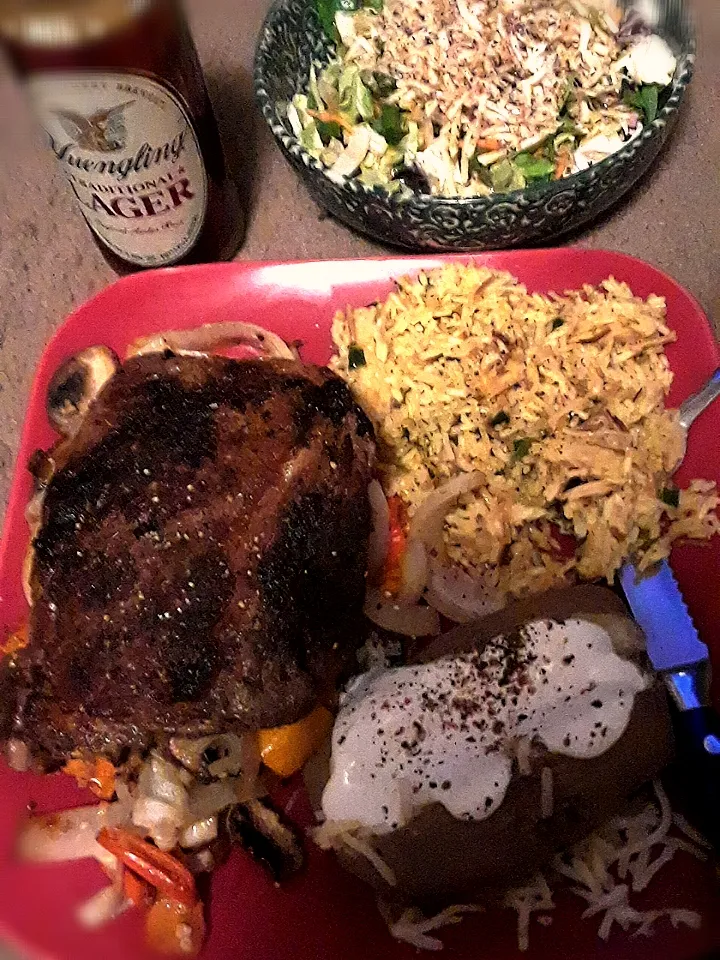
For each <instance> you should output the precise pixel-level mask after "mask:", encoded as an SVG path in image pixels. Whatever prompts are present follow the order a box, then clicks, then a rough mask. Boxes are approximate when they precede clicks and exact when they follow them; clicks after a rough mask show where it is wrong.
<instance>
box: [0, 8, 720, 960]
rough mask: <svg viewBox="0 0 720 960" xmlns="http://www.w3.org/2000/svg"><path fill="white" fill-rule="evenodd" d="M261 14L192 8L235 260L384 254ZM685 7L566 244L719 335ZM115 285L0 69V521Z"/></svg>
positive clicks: (710, 195)
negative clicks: (302, 159)
mask: <svg viewBox="0 0 720 960" xmlns="http://www.w3.org/2000/svg"><path fill="white" fill-rule="evenodd" d="M269 4H270V0H189V8H190V11H189V12H190V20H191V26H192V29H193V32H194V35H195V39H196V42H197V46H198V49H199V52H200V57H201V60H202V62H203V64H204V67H205V71H206V75H207V78H208V83H209V86H210V91H211V95H212V97H213V100H214V102H215V105H216V111H217V113H218V118H219V121H220V126H221V129H222V132H223V135H224V137H225V139H226V141H227V146H228V151H229V153H230V154H231V156H232V157H233V158H234V159H235V161H236V162H237V161H240V162H241V163H242V164H243V169H244V172H245V176H246V178H248V182H249V183H250V184H251V186H250V188H249V194H250V198H249V207H250V209H249V228H248V234H247V239H246V241H245V244H244V246H243V248H242V249H241V250H240V252H239V254H238V259H247V260H267V259H273V260H282V259H304V258H308V259H314V258H317V259H327V258H330V257H363V256H371V255H377V254H382V253H384V252H385V251H384V250H383V248H382V247H380V246H377V245H375V244H373V243H371V242H369V241H366V240H364V239H363V238H361V237H360V236H357V235H354V234H352V233H351V232H349V231H348V230H346V229H345V228H344V227H342V226H340V225H339V224H337V223H335V222H334V221H333V220H331V219H329V218H328V217H326V216H325V215H324V214H323V213H322V211H321V210H320V209H319V208H318V207H317V206H316V205H315V204H314V202H313V201H312V200H311V199H310V197H309V196H308V194H307V193H306V191H305V188H304V187H303V186H302V184H301V183H300V182H299V181H298V180H297V178H296V176H295V174H294V173H293V171H292V170H291V169H290V167H289V166H288V165H287V164H286V162H285V160H284V159H283V158H282V156H281V155H280V153H279V151H278V150H277V148H276V147H275V144H274V142H273V140H272V137H271V135H270V133H269V131H268V130H267V129H266V128H265V125H264V122H263V121H262V119H261V117H260V116H259V115H258V113H257V111H256V110H255V109H254V107H253V103H252V81H251V71H252V59H253V50H254V46H255V40H256V37H257V34H258V31H259V30H260V26H261V24H262V21H263V17H264V15H265V12H266V10H267V8H268V6H269ZM692 6H693V7H694V9H695V12H696V17H697V22H698V37H699V57H698V63H697V70H696V75H695V80H694V81H693V84H692V85H691V88H690V90H689V93H688V97H687V100H686V102H685V105H684V109H683V111H682V116H681V118H680V121H679V123H678V126H677V128H676V130H675V133H674V135H673V137H672V139H671V142H670V143H669V144H668V146H667V147H666V149H665V150H664V152H663V154H662V156H661V157H660V159H659V161H658V163H657V164H656V166H655V167H654V169H653V170H652V171H651V173H650V174H649V175H648V176H647V177H646V178H645V179H644V180H643V181H642V182H641V183H640V184H639V185H638V186H637V187H636V188H635V189H634V190H633V191H632V193H631V196H630V198H629V199H627V200H625V201H624V202H622V204H621V205H620V206H619V207H618V208H616V209H615V210H614V211H612V212H611V213H610V214H609V215H608V216H606V217H604V218H603V219H602V220H601V221H600V222H597V223H595V224H593V225H592V226H591V227H590V228H589V229H587V230H585V231H583V232H582V233H581V234H579V235H578V236H576V237H573V238H571V239H570V240H569V241H564V242H573V243H577V244H578V245H580V246H583V247H593V248H600V247H605V248H611V249H616V250H621V251H624V252H625V253H629V254H633V255H635V256H638V257H642V258H644V259H645V260H648V261H649V262H650V263H652V264H654V265H655V266H657V267H659V268H661V269H662V270H665V271H667V272H668V273H670V274H672V275H673V276H674V277H675V278H676V279H677V280H678V281H679V282H680V283H682V284H683V285H684V286H685V287H687V288H688V290H690V292H691V293H692V294H694V296H695V297H696V298H697V299H698V300H699V301H700V303H701V304H702V306H703V308H704V309H705V311H706V312H707V313H708V315H709V316H710V317H711V318H713V319H714V322H715V329H716V330H717V331H718V332H720V269H719V267H720V264H719V263H718V253H720V0H694V2H692ZM114 276H115V275H114V273H113V271H112V270H111V268H110V267H109V266H108V265H107V264H106V263H105V261H104V259H103V258H102V256H101V254H100V252H99V251H98V249H97V248H96V246H95V244H94V242H93V240H92V239H91V236H90V232H89V230H88V228H87V227H86V225H85V223H84V221H83V219H82V217H81V216H80V214H79V213H78V212H77V210H76V209H75V207H74V206H73V203H72V201H71V197H70V191H69V189H68V188H67V187H66V185H65V182H64V180H63V178H62V176H61V175H60V173H59V172H58V171H57V170H56V169H55V166H54V161H53V158H52V156H51V155H50V154H49V152H48V151H46V150H45V149H43V148H42V146H41V143H40V140H39V137H38V136H37V134H36V133H35V131H34V130H33V127H32V125H31V122H30V120H29V118H28V117H27V115H26V111H25V109H24V105H23V101H22V99H21V97H20V95H19V93H18V91H17V90H16V88H15V87H14V85H13V83H12V81H11V80H10V78H9V76H8V74H7V72H6V71H5V70H4V69H3V67H2V65H0V515H1V514H2V512H3V511H4V508H5V503H6V498H7V492H8V489H9V483H10V477H11V471H12V468H13V464H14V461H15V456H16V452H17V446H18V440H19V435H20V430H21V427H22V421H23V416H24V410H25V404H26V402H27V396H28V391H29V388H30V383H31V380H32V376H33V371H34V368H35V365H36V363H37V360H38V358H39V356H40V353H41V351H42V349H43V346H44V344H45V343H46V341H47V340H48V338H49V337H50V336H51V334H52V333H53V332H54V331H55V330H56V329H57V327H58V326H59V324H60V323H61V322H62V320H63V318H64V317H65V316H66V315H67V314H68V313H70V312H71V311H72V310H73V309H74V308H75V307H77V306H78V305H79V304H81V303H82V302H83V301H84V300H85V299H87V298H88V297H89V296H91V295H92V294H94V293H96V292H97V291H99V290H100V289H102V287H104V286H105V285H106V284H108V283H110V282H111V281H112V280H113V279H114ZM2 957H3V951H2V948H1V947H0V960H2Z"/></svg>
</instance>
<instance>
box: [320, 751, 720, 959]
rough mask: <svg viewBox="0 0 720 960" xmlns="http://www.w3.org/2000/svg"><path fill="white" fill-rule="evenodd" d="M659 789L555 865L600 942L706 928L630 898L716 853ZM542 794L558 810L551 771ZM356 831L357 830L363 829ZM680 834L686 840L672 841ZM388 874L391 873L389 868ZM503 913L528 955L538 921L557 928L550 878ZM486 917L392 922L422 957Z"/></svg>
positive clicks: (448, 913)
mask: <svg viewBox="0 0 720 960" xmlns="http://www.w3.org/2000/svg"><path fill="white" fill-rule="evenodd" d="M653 787H654V791H655V802H650V803H648V804H647V805H646V806H645V807H644V808H643V809H642V810H640V812H639V813H637V814H635V815H633V816H626V817H616V818H615V819H614V820H612V821H610V823H609V824H607V825H605V826H604V827H601V828H600V829H599V830H598V831H597V832H596V833H594V834H592V836H590V837H589V838H588V839H587V840H585V841H583V842H582V843H580V844H578V845H577V846H576V847H575V848H573V849H572V850H570V851H569V852H567V853H565V854H563V855H560V856H558V857H556V859H555V861H554V863H553V872H554V875H555V879H559V878H566V879H567V880H570V881H572V885H571V886H570V887H569V889H570V891H571V892H572V893H573V894H575V896H578V897H580V898H581V899H583V900H585V901H586V903H587V906H586V909H585V911H584V913H583V914H582V916H583V918H590V917H598V916H600V917H601V919H600V926H599V928H598V936H599V937H600V939H601V940H607V939H608V938H609V936H610V934H611V932H612V929H613V927H614V926H615V925H616V924H617V925H618V926H619V927H620V928H621V929H622V930H623V931H624V932H625V933H628V932H632V935H633V936H643V937H645V936H650V935H652V934H653V933H654V932H655V930H654V928H655V925H656V923H657V921H658V920H661V919H663V918H665V919H667V920H668V921H669V922H670V924H671V925H672V926H673V927H675V928H677V927H679V926H686V927H689V928H690V929H697V928H698V927H699V926H700V924H701V922H702V918H701V917H700V915H699V914H698V913H696V912H695V911H694V910H687V909H684V908H658V909H654V910H638V909H636V908H635V907H634V906H633V905H632V904H631V903H630V896H631V894H632V893H638V892H640V891H642V890H644V889H645V888H646V887H647V886H648V884H649V883H650V882H651V880H652V879H653V878H654V877H655V876H656V874H657V873H658V872H659V871H660V870H661V869H662V867H663V866H665V864H667V863H669V862H670V860H671V859H672V858H673V856H674V855H675V853H676V852H677V851H678V850H683V851H685V852H687V853H690V854H691V855H692V856H694V857H697V858H698V859H699V860H706V859H707V850H708V849H709V846H710V845H709V844H708V842H707V840H705V838H704V837H702V836H701V835H700V834H699V833H698V832H697V831H696V830H695V829H694V828H693V827H691V826H690V824H688V823H687V821H686V820H685V819H684V818H683V817H681V816H680V815H679V814H673V812H672V809H671V807H670V803H669V801H668V798H667V796H666V794H665V791H664V790H663V788H662V786H661V785H660V783H655V784H653ZM541 789H543V790H544V792H545V799H544V801H543V803H544V804H551V802H552V771H551V770H550V768H549V767H545V768H543V771H542V773H541ZM548 797H549V801H548ZM545 809H547V806H546V807H545ZM326 826H327V827H328V828H330V829H329V831H328V833H327V834H326V837H328V838H330V839H331V840H332V838H337V837H338V836H341V835H342V836H344V835H345V833H346V831H347V829H348V824H345V825H333V824H328V825H326ZM338 826H342V829H340V830H338V829H337V827H338ZM350 826H351V828H352V829H356V827H357V825H350ZM673 826H675V827H676V828H677V829H678V830H679V831H680V832H681V833H683V834H684V836H685V838H687V839H681V838H679V837H675V836H671V835H670V830H671V829H672V827H673ZM333 828H334V829H333ZM322 829H325V828H321V830H322ZM316 839H317V835H316ZM335 842H336V839H335V840H332V842H331V843H330V845H334V843H335ZM362 845H363V846H364V844H362ZM658 848H660V849H659V850H658ZM363 852H365V851H363ZM372 853H373V855H374V857H373V859H371V858H368V859H371V862H374V859H375V858H377V853H376V852H375V851H372ZM365 855H367V853H366V852H365ZM383 866H384V867H385V868H386V869H389V867H387V864H384V865H383ZM503 905H504V906H506V907H508V908H510V909H512V910H515V912H516V913H517V937H518V948H519V950H520V951H521V952H525V951H527V950H528V949H529V946H530V925H531V920H532V916H533V914H538V917H537V922H538V923H539V924H541V925H542V926H548V925H549V924H550V923H552V917H551V916H549V915H548V913H549V911H551V910H554V909H555V903H554V900H553V890H552V888H551V886H550V883H549V882H548V879H547V878H546V876H545V875H544V874H538V875H537V876H536V877H535V879H534V880H533V882H532V883H530V884H528V885H527V886H525V887H518V888H515V889H512V890H508V892H507V893H506V895H505V898H504V900H503ZM482 909H483V908H482V906H480V905H478V904H459V905H457V904H456V905H454V906H452V907H448V908H447V909H446V910H443V911H442V912H441V913H438V914H436V915H434V916H432V917H425V916H424V915H423V914H422V913H421V912H420V911H419V910H417V909H416V908H411V909H408V910H405V911H404V912H403V913H402V915H401V916H400V917H399V919H395V920H393V919H392V917H390V916H386V920H387V922H388V927H389V930H390V933H391V934H392V936H393V937H395V939H397V940H402V941H403V942H405V943H410V944H412V945H413V946H415V947H417V948H418V949H419V950H440V949H442V941H440V940H439V939H438V938H437V937H431V936H428V934H429V933H430V932H431V931H435V930H438V929H439V928H440V927H442V926H445V925H447V924H450V923H458V922H459V921H460V919H461V915H462V914H463V913H466V912H470V911H477V910H482Z"/></svg>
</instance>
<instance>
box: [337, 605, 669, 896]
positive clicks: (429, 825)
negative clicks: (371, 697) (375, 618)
mask: <svg viewBox="0 0 720 960" xmlns="http://www.w3.org/2000/svg"><path fill="white" fill-rule="evenodd" d="M571 619H572V621H573V622H574V621H576V620H580V621H582V622H583V623H586V624H595V625H597V626H599V627H601V628H602V629H603V630H605V631H606V632H607V634H609V636H610V638H611V641H612V648H613V651H614V652H615V653H616V654H617V655H618V657H620V658H622V659H623V660H624V661H631V662H632V663H634V664H636V665H637V666H638V667H639V668H640V670H641V671H642V676H643V678H644V689H641V690H639V691H638V692H637V693H636V695H635V697H634V701H632V706H631V710H630V713H629V719H628V720H627V724H626V726H625V729H624V732H623V733H622V735H620V736H619V739H617V740H616V742H614V743H613V744H612V745H611V746H609V747H608V748H607V749H604V750H603V752H600V753H599V754H598V755H595V756H591V757H587V758H584V757H577V756H569V755H566V754H565V753H561V752H551V751H550V750H548V749H547V748H546V747H545V746H544V745H543V743H542V742H541V740H540V738H538V737H535V738H532V740H531V741H530V742H528V743H527V745H526V749H525V751H524V753H523V754H522V755H520V753H518V754H517V755H516V756H515V757H514V759H513V761H512V773H511V776H510V780H509V784H508V786H507V790H506V791H505V794H504V796H503V797H502V799H501V802H500V803H499V805H498V806H497V807H496V808H495V809H493V810H492V811H491V813H490V815H489V816H487V817H485V818H484V819H470V818H463V819H461V818H459V817H458V816H454V815H453V813H451V812H450V811H449V810H448V809H447V806H446V805H444V804H443V803H440V802H432V803H429V804H426V805H424V806H421V807H420V808H419V809H418V810H416V812H415V813H414V815H413V816H412V817H411V818H410V819H409V820H408V821H407V822H405V823H403V824H401V825H399V826H398V827H397V828H396V829H390V830H387V829H383V830H379V831H377V832H376V833H374V835H372V836H371V837H370V838H369V840H370V843H371V845H372V848H373V849H374V850H375V851H376V853H377V855H378V856H379V858H380V859H381V861H382V863H383V864H384V865H385V866H386V867H387V868H389V871H391V873H392V875H394V878H395V883H394V884H393V885H390V884H389V883H388V879H387V878H388V876H389V874H388V871H387V870H382V871H381V870H378V868H377V864H375V865H374V864H373V863H372V861H371V860H369V859H368V858H367V857H366V856H363V855H362V854H361V853H359V852H358V851H357V850H352V849H349V848H348V847H347V846H346V845H345V844H343V843H339V844H335V849H336V850H337V851H338V854H339V856H340V858H341V860H342V862H343V863H344V864H345V865H346V866H347V867H348V868H349V869H350V870H351V871H353V872H354V873H356V874H358V875H359V876H361V877H362V878H364V879H365V880H367V881H368V882H370V883H371V884H373V885H374V886H375V887H377V888H378V889H379V890H380V892H381V893H382V894H383V895H384V896H385V897H386V898H388V899H393V900H396V901H397V900H400V901H404V902H411V903H413V904H415V905H418V906H421V907H423V908H425V909H431V910H434V909H436V908H438V907H440V906H443V905H447V904H448V903H457V902H467V901H468V899H471V900H476V899H478V898H479V897H489V896H492V895H493V894H497V893H498V892H499V891H502V890H503V889H505V888H507V887H511V886H517V885H519V884H522V883H523V882H525V881H527V880H529V879H530V878H531V877H532V876H533V874H535V873H536V872H537V870H538V869H539V868H541V867H542V866H543V865H544V864H545V863H546V862H548V861H549V860H550V859H551V858H552V856H553V854H554V853H555V852H557V851H559V850H561V849H563V848H565V847H567V846H570V845H572V844H573V843H575V842H577V841H578V840H580V839H582V838H583V837H584V836H586V835H588V834H589V833H590V832H592V830H593V829H594V828H596V827H597V826H599V825H600V824H601V823H602V822H604V821H606V820H607V819H609V818H611V817H612V816H613V815H615V814H617V813H618V812H619V811H621V810H622V809H623V807H624V806H625V804H626V802H627V801H628V799H629V798H630V797H631V796H632V794H633V793H635V792H636V791H637V790H638V789H639V788H641V787H642V786H643V785H644V784H645V783H647V782H648V781H650V780H652V779H653V778H655V777H656V776H657V775H658V774H659V773H660V772H661V771H662V769H663V767H664V766H665V765H666V764H667V763H668V762H669V761H670V760H671V759H672V754H673V744H672V734H671V727H670V720H669V715H668V707H667V702H666V695H665V691H664V688H663V687H662V685H660V684H659V683H658V682H657V680H656V679H655V678H654V677H653V676H652V674H651V673H650V670H649V664H648V662H647V658H646V655H645V652H644V640H643V637H642V634H641V632H640V630H639V628H638V627H637V625H636V624H635V623H634V621H633V620H632V619H631V618H630V617H629V615H628V614H627V612H626V609H625V607H624V604H623V603H622V601H621V600H620V599H619V598H618V597H617V596H616V595H615V594H614V593H613V592H612V591H610V590H607V589H604V588H600V587H579V588H573V589H568V590H563V591H557V592H553V593H550V594H545V595H542V596H538V597H534V598H532V599H530V600H524V601H520V602H516V603H513V604H511V605H510V606H508V607H507V608H506V609H504V610H502V611H500V612H499V613H497V614H494V615H492V616H490V617H488V618H486V619H485V620H483V621H480V622H478V623H475V624H468V625H464V626H462V627H458V628H456V629H454V630H451V631H450V632H449V633H447V634H445V635H444V636H442V637H439V638H437V639H436V640H434V641H433V642H432V643H431V644H430V645H429V646H428V647H426V648H425V650H424V651H423V652H422V653H421V654H420V655H419V656H418V657H417V660H418V661H419V662H422V663H432V662H435V661H437V659H438V658H442V657H447V656H448V655H458V654H467V653H471V652H472V651H476V650H482V649H483V648H484V647H485V646H486V645H487V644H488V643H489V642H490V641H492V640H493V638H497V637H498V636H499V635H503V636H505V637H508V636H511V635H512V634H514V633H515V632H516V631H518V630H521V629H523V628H525V627H526V626H527V625H528V624H531V623H534V622H536V621H538V620H543V621H548V625H549V622H554V623H556V624H563V625H564V623H565V621H566V620H568V621H570V620H571ZM558 689H559V688H558ZM496 786H497V784H496ZM326 799H327V792H326ZM324 806H325V804H324ZM363 836H364V838H365V840H366V841H367V840H368V832H367V830H365V831H363Z"/></svg>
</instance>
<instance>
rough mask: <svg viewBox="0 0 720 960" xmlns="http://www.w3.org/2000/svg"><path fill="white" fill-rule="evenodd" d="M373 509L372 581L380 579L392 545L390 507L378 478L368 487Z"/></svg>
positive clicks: (370, 544)
mask: <svg viewBox="0 0 720 960" xmlns="http://www.w3.org/2000/svg"><path fill="white" fill-rule="evenodd" d="M368 498H369V500H370V508H371V509H372V532H371V534H370V541H369V543H368V579H369V581H370V583H377V581H378V580H380V578H381V576H382V572H383V568H384V567H385V560H386V559H387V553H388V547H389V546H390V508H389V507H388V502H387V500H386V499H385V494H384V493H383V488H382V487H381V486H380V484H379V483H378V481H377V480H373V481H372V482H371V483H370V486H369V487H368Z"/></svg>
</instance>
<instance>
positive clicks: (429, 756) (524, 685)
mask: <svg viewBox="0 0 720 960" xmlns="http://www.w3.org/2000/svg"><path fill="white" fill-rule="evenodd" d="M646 685H647V680H646V677H645V676H644V675H643V673H642V672H641V670H640V669H639V668H638V667H637V666H636V665H635V664H634V663H632V662H630V661H628V660H625V659H623V658H622V657H620V656H618V654H617V653H615V651H614V649H613V644H612V639H611V637H610V635H609V634H608V632H607V631H606V630H604V629H603V628H602V627H600V626H598V625H597V624H595V623H592V622H589V621H584V620H580V619H568V620H557V621H555V620H538V621H534V622H533V623H530V624H528V625H527V626H525V627H523V628H522V629H521V630H519V631H517V632H514V633H512V634H511V635H508V636H500V637H497V638H495V639H494V640H492V641H491V642H490V643H488V644H487V645H486V646H485V647H484V648H483V649H482V651H474V652H472V653H468V654H463V655H460V656H455V657H446V658H443V659H441V660H436V661H435V662H433V663H429V664H424V665H420V666H406V667H399V668H396V669H392V670H373V671H370V672H369V673H366V674H362V675H361V676H360V677H358V678H357V679H356V680H355V681H353V683H352V684H351V685H350V686H349V688H348V690H347V691H346V693H345V694H344V696H343V699H342V702H341V707H340V712H339V714H338V717H337V720H336V722H335V727H334V730H333V745H332V760H331V767H330V779H329V781H328V783H327V786H326V787H325V791H324V793H323V798H322V809H323V813H324V815H325V817H326V818H327V819H328V820H334V821H337V820H346V821H355V822H358V823H360V824H362V825H363V826H366V827H371V828H373V829H375V830H377V831H383V830H394V829H397V828H398V827H401V826H403V824H405V823H407V822H408V821H409V820H410V819H411V818H412V817H413V816H414V814H415V813H416V812H417V810H418V809H419V808H421V807H423V806H425V805H427V804H429V803H434V802H439V803H441V804H442V805H443V806H444V807H445V808H446V809H447V810H448V811H449V812H450V813H451V814H453V816H455V817H458V818H459V819H465V820H483V819H485V818H486V817H488V816H489V815H490V814H491V813H492V812H493V811H494V810H495V809H497V807H498V806H499V805H500V804H501V803H502V801H503V798H504V796H505V793H506V791H507V788H508V785H509V783H510V778H511V775H512V766H513V759H512V758H513V744H517V742H518V741H519V740H522V739H529V740H532V741H533V742H540V743H541V744H544V746H545V747H547V749H548V750H549V751H551V752H552V753H558V754H564V755H566V756H570V757H578V758H591V757H596V756H599V755H600V754H601V753H604V752H605V750H607V749H608V748H609V747H611V746H612V745H613V744H614V743H616V742H617V741H618V740H619V739H620V737H621V736H622V735H623V733H624V731H625V729H626V727H627V725H628V722H629V720H630V714H631V713H632V708H633V703H634V700H635V696H636V694H637V693H638V692H639V691H641V690H643V689H644V688H645V687H646Z"/></svg>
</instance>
